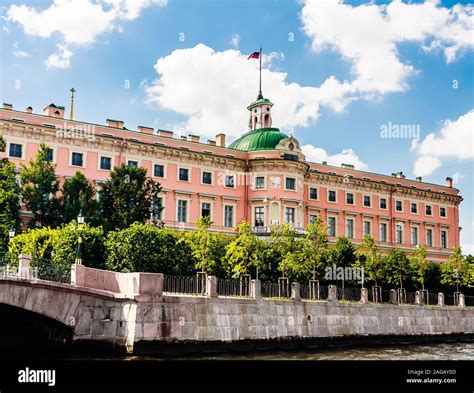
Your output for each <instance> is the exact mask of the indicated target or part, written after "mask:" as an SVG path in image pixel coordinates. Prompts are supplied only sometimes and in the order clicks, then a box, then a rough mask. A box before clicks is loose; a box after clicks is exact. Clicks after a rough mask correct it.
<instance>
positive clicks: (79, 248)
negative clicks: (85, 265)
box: [74, 210, 84, 265]
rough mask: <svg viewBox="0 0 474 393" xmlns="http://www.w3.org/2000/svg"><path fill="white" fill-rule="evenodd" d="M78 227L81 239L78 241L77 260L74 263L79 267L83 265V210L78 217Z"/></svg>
mask: <svg viewBox="0 0 474 393" xmlns="http://www.w3.org/2000/svg"><path fill="white" fill-rule="evenodd" d="M77 225H78V229H79V238H78V239H77V253H76V260H75V261H74V262H75V263H76V264H78V265H82V258H81V245H82V235H81V231H82V226H83V225H84V216H83V215H82V210H81V211H80V212H79V215H78V216H77Z"/></svg>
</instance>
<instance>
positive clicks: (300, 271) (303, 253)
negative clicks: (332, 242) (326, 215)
mask: <svg viewBox="0 0 474 393" xmlns="http://www.w3.org/2000/svg"><path fill="white" fill-rule="evenodd" d="M327 243H328V239H327V228H326V227H325V225H324V224H323V222H322V220H321V218H320V217H316V218H315V219H314V220H313V221H312V222H311V223H309V224H308V225H307V226H306V236H305V237H304V238H302V239H301V240H299V241H298V243H297V247H295V248H296V250H295V251H294V252H292V253H291V254H290V255H289V256H287V257H286V258H284V259H283V260H282V269H283V270H284V271H286V272H289V276H290V277H291V278H292V279H295V280H297V281H299V282H303V281H308V280H310V279H312V280H316V279H318V278H319V277H320V276H321V275H323V273H324V267H325V266H326V262H327V257H326V256H327V251H328V248H327V247H328V244H327Z"/></svg>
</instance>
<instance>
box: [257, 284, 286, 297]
mask: <svg viewBox="0 0 474 393" xmlns="http://www.w3.org/2000/svg"><path fill="white" fill-rule="evenodd" d="M262 296H263V297H270V298H290V297H291V289H290V285H289V283H288V282H278V283H271V282H263V283H262Z"/></svg>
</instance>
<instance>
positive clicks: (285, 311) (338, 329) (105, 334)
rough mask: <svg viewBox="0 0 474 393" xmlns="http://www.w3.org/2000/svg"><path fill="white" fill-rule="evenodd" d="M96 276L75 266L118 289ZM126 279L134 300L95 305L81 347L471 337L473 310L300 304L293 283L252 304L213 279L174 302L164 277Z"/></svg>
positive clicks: (86, 280)
mask: <svg viewBox="0 0 474 393" xmlns="http://www.w3.org/2000/svg"><path fill="white" fill-rule="evenodd" d="M92 270H93V269H89V268H85V267H83V266H80V265H79V266H76V267H75V269H74V273H73V282H75V284H76V285H78V284H81V285H84V286H89V287H90V286H96V287H100V289H102V290H111V292H114V291H115V292H116V291H117V290H118V288H119V287H117V285H116V283H115V281H114V280H113V279H111V276H110V272H103V271H99V270H96V271H92ZM86 272H87V273H86ZM114 274H115V273H114ZM101 276H107V279H106V280H104V279H102V278H101ZM124 277H126V275H125V276H124V275H123V273H122V274H118V275H117V280H118V281H120V282H121V285H120V287H122V288H124V287H126V288H129V291H131V290H132V289H130V288H133V287H135V291H136V292H135V296H133V299H130V298H128V299H115V300H114V301H110V300H109V301H105V300H101V301H100V302H96V303H94V304H95V309H94V310H91V311H90V312H89V313H88V315H87V317H86V318H85V317H84V316H82V318H81V319H80V324H79V325H78V326H76V328H75V340H77V341H78V343H79V342H80V341H81V340H86V341H90V340H98V341H104V342H110V343H115V344H116V345H117V346H118V347H119V348H122V347H123V348H126V349H127V350H128V351H129V352H131V351H133V352H154V351H161V350H166V347H170V344H172V345H171V346H177V345H179V344H184V343H187V344H195V345H196V344H200V345H201V346H202V347H206V346H209V345H213V344H214V345H215V344H220V345H222V344H224V346H226V347H227V348H230V347H232V346H237V347H238V346H239V343H253V344H255V343H257V344H258V343H260V344H263V345H266V344H269V345H273V344H275V345H278V343H279V342H280V343H281V342H286V343H288V342H291V341H307V342H311V340H313V339H334V338H349V339H351V340H352V339H353V340H355V341H356V340H357V339H358V338H362V337H376V338H382V339H383V338H384V337H390V338H391V339H393V337H405V338H413V337H426V336H433V337H435V336H438V337H439V336H444V335H447V336H453V335H467V336H469V335H472V337H474V308H472V307H453V306H449V307H448V306H444V305H439V306H423V305H398V304H385V303H384V304H372V303H364V302H361V303H349V302H344V303H342V302H338V301H337V299H336V296H335V287H331V289H330V290H329V297H328V300H327V301H307V300H301V299H300V297H299V285H298V284H293V287H292V299H288V300H270V299H264V298H262V297H261V290H260V283H259V282H258V281H256V280H254V281H253V282H252V296H251V297H250V298H231V297H220V296H217V293H216V279H215V277H208V283H207V290H206V295H205V296H195V295H187V296H186V295H180V296H171V295H168V294H166V293H163V275H161V274H146V275H139V276H137V275H136V274H135V275H133V274H131V275H130V276H129V277H130V280H133V282H134V285H128V284H127V283H124V279H125V278H124ZM90 280H93V281H90ZM440 304H443V302H442V297H440ZM98 306H99V307H98ZM125 326H126V329H124V327H125ZM173 344H174V345H173ZM229 344H230V345H229ZM198 346H199V345H198ZM183 347H188V348H189V347H192V345H188V346H183Z"/></svg>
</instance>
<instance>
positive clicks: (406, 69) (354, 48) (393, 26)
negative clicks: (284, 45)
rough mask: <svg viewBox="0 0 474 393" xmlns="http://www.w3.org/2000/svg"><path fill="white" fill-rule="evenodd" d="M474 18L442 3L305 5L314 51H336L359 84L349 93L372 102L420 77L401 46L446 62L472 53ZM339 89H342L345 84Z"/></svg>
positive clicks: (330, 1) (335, 1) (465, 9)
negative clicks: (437, 54) (440, 55)
mask: <svg viewBox="0 0 474 393" xmlns="http://www.w3.org/2000/svg"><path fill="white" fill-rule="evenodd" d="M473 14H474V7H473V6H472V5H470V4H468V5H459V4H458V5H455V6H453V7H452V8H445V7H442V6H440V5H439V3H438V2H437V1H427V2H425V3H421V4H412V3H410V4H405V3H402V2H401V1H397V0H395V1H393V2H391V3H390V4H388V5H376V4H374V3H368V4H362V5H359V6H351V5H348V4H344V2H343V0H306V1H305V3H304V6H303V9H302V12H301V20H302V23H303V29H304V31H305V33H306V34H307V35H308V36H309V37H310V38H311V39H312V49H313V50H314V51H316V52H319V51H322V50H324V49H333V50H336V51H337V52H339V53H340V54H341V55H342V56H343V58H345V59H346V60H348V61H349V62H350V63H351V64H352V74H353V77H354V79H353V80H352V81H351V82H350V83H348V84H347V86H346V93H347V94H348V95H349V96H354V97H364V98H371V95H373V94H386V93H390V92H399V91H404V90H406V89H407V87H408V85H407V82H406V80H407V78H409V77H410V76H412V75H413V74H414V73H415V72H416V70H415V69H414V67H413V66H412V65H410V64H405V63H403V62H402V61H401V60H400V58H399V54H398V51H397V44H399V43H402V42H417V43H420V44H421V45H422V47H423V49H425V50H440V49H443V50H444V54H445V57H446V61H447V62H451V61H454V60H455V59H456V58H457V57H458V56H459V54H460V53H461V52H462V51H464V50H468V49H470V50H472V49H473V47H474V41H473V40H472V35H473V32H474V31H473V20H472V19H473ZM334 83H336V81H335V82H334ZM337 85H339V86H338V87H339V88H340V85H341V83H340V82H339V81H337Z"/></svg>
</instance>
